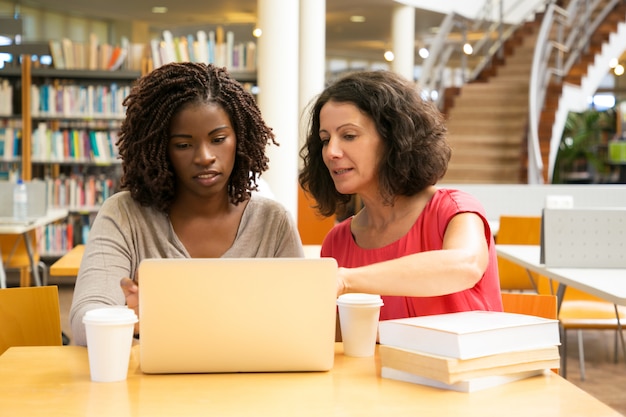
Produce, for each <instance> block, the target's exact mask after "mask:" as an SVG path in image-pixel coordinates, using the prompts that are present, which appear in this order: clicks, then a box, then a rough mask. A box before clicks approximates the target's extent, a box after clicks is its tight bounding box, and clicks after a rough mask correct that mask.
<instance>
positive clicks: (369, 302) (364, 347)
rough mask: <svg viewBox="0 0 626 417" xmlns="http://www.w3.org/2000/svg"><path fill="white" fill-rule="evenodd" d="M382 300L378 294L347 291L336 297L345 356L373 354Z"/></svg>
mask: <svg viewBox="0 0 626 417" xmlns="http://www.w3.org/2000/svg"><path fill="white" fill-rule="evenodd" d="M382 305H383V300H382V298H381V297H380V295H374V294H361V293H349V294H343V295H340V296H339V298H337V306H338V307H339V324H340V326H341V339H342V341H343V353H344V354H345V355H347V356H355V357H368V356H374V352H375V349H376V335H377V333H378V319H379V317H380V307H381V306H382Z"/></svg>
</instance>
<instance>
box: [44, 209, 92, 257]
mask: <svg viewBox="0 0 626 417" xmlns="http://www.w3.org/2000/svg"><path fill="white" fill-rule="evenodd" d="M94 218H95V213H91V214H71V215H70V216H69V217H68V220H67V222H65V223H53V224H49V225H47V226H46V227H43V228H41V229H39V230H38V236H37V250H38V251H39V253H40V254H43V255H47V256H60V255H62V254H65V253H67V252H68V251H70V250H71V249H72V248H73V247H74V246H76V245H80V244H85V243H86V242H87V238H88V237H89V230H90V228H91V224H92V223H93V219H94Z"/></svg>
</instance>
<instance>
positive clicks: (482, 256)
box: [337, 213, 489, 297]
mask: <svg viewBox="0 0 626 417" xmlns="http://www.w3.org/2000/svg"><path fill="white" fill-rule="evenodd" d="M488 262H489V248H488V243H487V240H486V239H485V225H484V223H483V221H482V219H481V218H480V216H478V215H477V214H474V213H460V214H457V215H456V216H454V217H453V218H452V220H451V221H450V223H449V224H448V226H447V228H446V232H445V235H444V239H443V246H442V249H441V250H433V251H427V252H421V253H415V254H411V255H407V256H403V257H401V258H398V259H394V260H390V261H385V262H379V263H376V264H371V265H367V266H362V267H358V268H340V269H339V276H338V289H337V290H338V295H341V294H343V293H346V292H363V293H371V294H380V295H402V296H411V297H433V296H439V295H445V294H451V293H455V292H459V291H463V290H466V289H468V288H472V287H473V286H474V285H475V284H476V283H477V282H478V281H479V280H480V279H481V277H482V276H483V274H484V273H485V270H486V269H487V265H488Z"/></svg>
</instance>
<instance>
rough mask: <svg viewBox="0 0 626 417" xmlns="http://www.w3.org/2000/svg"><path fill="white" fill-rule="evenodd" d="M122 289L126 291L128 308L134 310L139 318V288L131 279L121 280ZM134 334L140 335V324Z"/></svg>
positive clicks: (136, 325)
mask: <svg viewBox="0 0 626 417" xmlns="http://www.w3.org/2000/svg"><path fill="white" fill-rule="evenodd" d="M120 287H122V291H124V296H125V297H126V306H127V307H128V308H132V309H133V310H134V311H135V314H136V315H137V317H139V286H138V285H137V283H136V282H135V281H133V280H132V279H130V278H122V279H121V280H120ZM134 334H135V335H138V334H139V322H137V323H135V331H134Z"/></svg>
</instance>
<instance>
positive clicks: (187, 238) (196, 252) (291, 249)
mask: <svg viewBox="0 0 626 417" xmlns="http://www.w3.org/2000/svg"><path fill="white" fill-rule="evenodd" d="M124 105H125V106H126V117H125V119H124V121H123V122H122V126H121V129H120V133H119V139H118V142H117V145H118V148H119V154H120V158H121V159H122V168H123V174H122V178H121V180H120V186H121V191H120V192H118V193H116V194H114V195H113V196H111V197H110V198H108V199H107V200H106V201H105V202H104V204H103V206H102V207H101V209H100V210H99V211H98V215H97V216H96V218H95V220H94V222H93V225H92V228H91V230H90V232H89V239H88V241H87V243H86V246H85V253H84V255H83V261H82V264H81V267H80V270H79V273H78V277H77V281H76V287H75V290H74V298H73V300H72V307H71V311H70V321H71V324H72V333H73V337H74V343H75V344H78V345H84V344H86V338H85V331H84V326H83V324H82V318H83V316H84V314H85V312H86V311H88V310H90V309H93V308H98V307H102V306H103V305H125V304H126V305H128V307H130V308H134V309H135V310H136V312H138V308H137V307H138V291H139V285H138V283H136V282H135V281H133V280H132V279H131V278H135V277H136V272H137V268H138V266H139V263H140V262H141V261H142V260H143V259H145V258H217V257H225V258H234V257H302V256H303V250H302V243H301V240H300V236H299V234H298V231H297V228H296V226H295V223H294V222H293V219H292V218H291V216H290V215H289V213H288V212H287V211H286V210H285V208H284V207H282V206H281V205H280V204H279V203H277V202H275V201H273V200H270V199H267V198H264V197H262V196H260V195H259V194H258V193H254V191H256V190H257V187H258V186H257V181H258V178H259V176H260V175H261V173H262V172H264V171H265V170H267V168H268V158H267V156H266V155H265V148H266V146H267V145H268V144H276V142H275V140H274V134H273V132H272V129H271V128H270V127H268V126H267V125H266V124H265V122H264V121H263V118H262V117H261V113H260V111H259V109H258V107H257V105H256V102H255V100H254V97H253V96H252V95H251V94H249V93H248V92H246V91H245V90H244V89H243V87H242V85H241V84H239V83H238V82H237V81H236V80H235V79H233V78H231V76H230V75H229V74H228V73H227V71H226V70H225V69H224V68H218V67H215V66H213V65H205V64H198V63H189V62H187V63H172V64H167V65H164V66H162V67H159V68H157V69H155V70H154V71H152V72H151V73H149V74H147V75H145V76H143V77H142V78H140V79H139V80H138V81H137V82H136V83H135V84H134V85H133V87H132V89H131V92H130V94H129V95H128V97H126V99H125V101H124ZM175 280H176V277H172V285H176V282H175ZM140 320H141V318H140ZM135 330H136V332H138V331H139V327H138V326H137V327H136V329H135Z"/></svg>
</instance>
